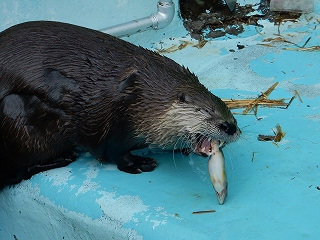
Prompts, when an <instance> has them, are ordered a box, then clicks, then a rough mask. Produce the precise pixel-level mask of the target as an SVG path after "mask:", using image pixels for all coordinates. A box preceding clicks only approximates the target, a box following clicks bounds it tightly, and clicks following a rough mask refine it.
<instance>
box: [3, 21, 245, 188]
mask: <svg viewBox="0 0 320 240" xmlns="http://www.w3.org/2000/svg"><path fill="white" fill-rule="evenodd" d="M239 134H240V130H239V128H238V126H237V123H236V120H235V119H234V117H233V116H232V114H231V113H230V111H229V109H228V108H227V106H226V105H225V104H224V102H223V101H221V99H219V98H218V97H216V96H214V95H213V94H212V93H210V92H209V91H208V90H207V89H206V88H205V87H204V86H203V85H201V84H200V83H199V80H198V79H197V77H196V76H195V75H194V74H192V73H190V72H189V70H188V69H185V68H184V67H182V66H180V65H179V64H177V63H176V62H174V61H173V60H170V59H168V58H166V57H163V56H160V55H159V54H157V53H154V52H152V51H149V50H146V49H144V48H142V47H137V46H135V45H133V44H130V43H128V42H125V41H123V40H120V39H117V38H115V37H112V36H110V35H107V34H104V33H101V32H99V31H95V30H91V29H87V28H83V27H79V26H75V25H71V24H65V23H58V22H46V21H38V22H28V23H23V24H19V25H16V26H13V27H11V28H9V29H7V30H5V31H3V32H2V33H0V188H1V187H3V186H5V185H8V184H14V183H18V182H20V181H21V180H22V179H27V178H29V177H30V176H32V175H33V174H35V173H37V172H40V171H43V170H47V169H50V168H55V167H61V166H66V165H67V164H69V163H70V162H72V161H74V160H75V159H76V154H75V151H76V148H81V149H83V150H85V151H88V152H90V153H91V154H92V155H93V156H94V157H96V158H97V159H99V160H108V161H112V162H115V163H116V164H117V166H118V168H119V169H120V170H122V171H126V172H129V173H139V172H142V171H151V170H153V169H154V167H155V166H156V162H155V160H154V159H151V158H143V157H139V156H134V155H132V154H131V153H130V152H131V151H132V150H136V149H141V148H146V147H158V148H162V149H180V148H187V149H190V151H193V152H195V153H198V154H201V155H206V151H208V147H209V145H210V144H209V143H210V141H211V140H212V139H216V140H219V141H222V142H226V143H228V142H232V141H235V140H237V139H238V137H239Z"/></svg>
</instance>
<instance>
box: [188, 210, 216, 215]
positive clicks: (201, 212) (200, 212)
mask: <svg viewBox="0 0 320 240" xmlns="http://www.w3.org/2000/svg"><path fill="white" fill-rule="evenodd" d="M213 212H216V210H204V211H196V212H192V214H203V213H213Z"/></svg>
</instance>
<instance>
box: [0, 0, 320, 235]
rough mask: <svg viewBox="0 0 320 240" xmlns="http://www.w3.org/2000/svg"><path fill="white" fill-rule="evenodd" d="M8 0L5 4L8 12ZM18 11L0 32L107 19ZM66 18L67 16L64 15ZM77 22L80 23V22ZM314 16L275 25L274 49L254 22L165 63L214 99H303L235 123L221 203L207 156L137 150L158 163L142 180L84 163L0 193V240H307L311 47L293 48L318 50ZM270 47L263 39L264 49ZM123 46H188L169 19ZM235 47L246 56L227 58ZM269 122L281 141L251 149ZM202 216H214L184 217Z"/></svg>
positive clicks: (313, 196)
mask: <svg viewBox="0 0 320 240" xmlns="http://www.w3.org/2000/svg"><path fill="white" fill-rule="evenodd" d="M12 2H13V3H14V2H15V1H12ZM12 2H11V1H9V0H8V1H6V0H5V1H4V3H5V4H7V5H6V7H7V9H9V4H13V3H12ZM19 2H20V7H21V5H23V4H25V6H27V9H28V7H30V8H31V5H28V4H29V2H28V1H16V2H15V3H16V5H15V9H16V11H15V12H14V15H10V11H9V10H8V11H7V13H6V15H3V13H4V12H3V11H4V10H3V9H4V8H3V6H4V3H2V8H1V9H2V10H0V20H1V21H0V22H1V23H2V25H1V24H0V27H1V29H0V30H3V29H5V28H6V27H9V26H10V25H12V24H15V23H18V22H22V21H26V20H31V19H50V20H59V21H67V22H72V23H76V24H79V25H83V26H88V27H92V28H95V29H100V28H104V27H107V24H105V25H104V24H103V22H100V21H98V18H99V17H102V16H104V14H106V16H104V19H103V21H105V22H106V21H107V20H106V19H108V14H107V7H106V6H105V8H106V9H104V10H105V13H103V11H102V10H101V11H98V12H97V14H95V11H96V9H99V7H98V5H99V4H101V6H103V3H102V1H100V2H99V1H98V2H97V3H95V4H94V5H90V6H89V5H87V4H85V1H79V2H78V4H77V1H74V3H75V6H74V7H75V9H72V8H71V7H70V6H69V7H68V8H67V9H69V10H68V12H64V13H63V14H62V13H61V15H59V14H57V12H59V11H58V10H59V9H64V8H63V6H64V5H63V2H61V1H58V5H57V7H56V8H55V7H51V5H50V6H49V5H48V6H42V7H41V6H40V7H39V9H40V10H41V9H49V10H50V11H49V10H48V13H47V14H49V12H51V13H52V14H53V13H54V12H55V13H56V15H53V17H52V15H50V16H51V17H47V16H48V15H46V14H45V13H41V14H40V13H39V11H38V12H37V13H32V12H31V13H30V12H29V13H28V11H27V10H22V8H19V4H18V3H19ZM31 2H34V3H36V2H38V1H31ZM128 2H129V3H131V2H134V1H118V3H117V4H118V5H117V6H116V7H117V8H120V7H122V8H123V9H125V8H126V7H128V6H129V3H128ZM144 2H146V1H144ZM147 2H149V1H147ZM156 2H157V1H154V3H156ZM175 2H176V1H175ZM242 2H244V3H249V1H242ZM251 2H254V1H253V0H252V1H251ZM22 3H23V4H22ZM121 3H122V5H121ZM176 3H177V2H176ZM132 4H135V3H132ZM148 5H149V3H148ZM0 7H1V3H0ZM102 8H103V7H102ZM150 8H151V12H150V13H152V12H154V11H155V4H150ZM39 9H38V10H39ZM87 9H89V10H87ZM1 11H2V12H1ZM64 11H67V10H66V9H64ZM141 11H142V13H141V14H145V15H138V16H136V15H135V16H133V17H135V18H139V17H144V16H147V15H149V14H150V13H144V12H143V11H144V10H141ZM40 12H41V11H40ZM73 12H74V13H75V15H76V16H75V17H74V18H72V15H68V14H72V13H73ZM81 13H83V14H84V13H85V14H84V16H85V17H87V19H86V18H85V17H83V18H81ZM89 13H90V14H89ZM28 14H29V15H28ZM37 14H38V15H37ZM110 14H112V13H110ZM319 14H320V0H316V1H315V11H314V13H310V14H305V15H302V17H301V18H300V19H299V20H298V21H297V22H295V23H293V22H286V23H283V24H281V25H280V27H279V29H280V34H281V36H280V37H282V38H283V39H285V40H286V41H277V40H279V36H278V35H275V34H277V33H278V27H277V26H274V25H273V24H271V23H269V22H268V21H263V22H262V24H263V25H264V28H256V29H252V28H250V29H248V31H247V32H245V33H244V34H242V36H241V37H232V38H230V39H227V38H221V39H215V40H211V41H209V42H208V43H207V44H206V45H205V46H204V47H203V48H201V49H198V48H196V47H193V46H191V45H192V44H191V45H190V46H188V47H186V48H184V49H182V50H180V51H175V52H172V53H168V54H165V55H166V56H168V57H170V58H172V59H174V60H176V61H177V62H179V63H181V64H183V65H186V66H188V67H189V68H190V69H191V70H192V71H194V72H195V73H196V74H197V75H198V76H199V79H200V81H201V82H202V83H203V84H205V85H206V86H207V87H208V88H209V89H210V90H212V92H213V93H215V94H216V95H218V96H219V97H221V98H227V99H230V98H233V99H246V98H254V97H257V96H258V95H259V94H260V93H261V92H263V91H265V90H266V89H267V88H269V87H270V86H271V85H272V84H273V83H274V82H277V81H279V82H280V83H279V85H278V87H277V88H276V89H275V90H274V91H273V92H272V94H271V95H270V98H271V99H279V98H288V99H290V98H291V97H292V96H293V94H294V91H295V90H297V91H298V92H299V94H300V95H301V97H302V100H303V102H300V101H299V100H298V99H295V100H294V101H293V102H292V104H291V105H290V107H289V108H288V109H280V108H259V111H258V114H257V116H258V118H259V119H260V120H258V119H257V118H256V117H255V116H253V115H236V118H237V119H238V122H239V126H240V127H241V129H242V132H243V134H242V137H241V139H240V140H239V141H238V142H236V143H233V144H230V145H228V146H226V147H225V148H224V153H225V157H226V166H227V175H228V182H229V195H228V198H227V200H226V202H225V204H224V205H219V204H218V202H217V199H216V196H215V193H214V190H213V188H212V185H211V182H210V179H209V177H208V173H207V159H204V158H202V157H198V156H195V155H191V156H188V157H183V156H181V155H180V154H175V155H174V154H173V153H171V152H166V153H161V152H159V153H150V152H149V153H148V152H145V154H148V155H150V156H152V157H154V158H156V159H157V160H158V162H159V166H158V167H157V168H156V169H155V171H154V172H151V173H143V174H140V175H130V174H126V173H123V172H120V171H118V170H117V169H116V167H115V166H114V165H111V164H106V163H103V164H100V163H99V162H98V161H96V160H94V159H93V158H92V157H91V156H90V155H88V154H86V155H83V156H81V157H80V158H79V160H78V161H76V162H74V163H72V164H70V165H69V166H67V167H65V168H60V169H54V170H50V171H47V172H44V173H41V174H38V175H36V176H34V177H32V178H31V180H28V181H24V182H22V183H21V184H19V185H17V186H15V187H12V188H8V189H5V190H3V191H2V192H1V193H0V239H19V240H20V239H142V238H143V239H318V238H319V236H320V225H319V222H320V190H318V189H317V187H318V186H319V187H320V167H319V163H320V161H319V160H320V157H319V155H320V151H319V146H320V137H319V134H320V124H319V122H320V121H319V120H320V55H319V49H318V50H313V51H298V50H303V49H302V48H301V46H303V45H304V43H305V42H306V41H307V39H309V38H310V37H311V38H310V40H309V41H308V43H307V44H306V46H305V48H310V47H311V48H312V47H315V46H319V45H320V26H319V21H320V16H319ZM127 15H128V14H127ZM13 16H14V17H13ZM89 17H90V18H89ZM51 18H52V19H51ZM91 18H92V21H91V20H89V19H91ZM124 18H129V17H127V16H126V17H124ZM111 19H112V20H110V21H112V24H111V25H113V24H116V23H115V19H114V17H112V18H111ZM125 20H126V21H128V20H131V19H125ZM118 23H120V22H118ZM174 34H175V35H174ZM172 37H174V39H172ZM270 38H273V41H269V42H266V41H265V39H270ZM125 39H126V40H128V41H131V42H133V43H135V44H139V45H142V46H144V47H147V48H150V49H153V50H156V49H160V48H161V47H162V48H169V47H172V46H173V47H175V46H178V45H179V44H181V43H182V42H183V41H190V42H192V43H194V44H197V42H196V41H195V40H192V39H190V37H189V36H188V35H187V33H186V32H185V30H184V29H183V26H182V23H181V20H179V18H178V17H177V16H176V17H175V19H174V22H173V23H172V24H171V25H169V27H167V28H166V29H164V30H161V31H158V32H156V33H155V32H153V31H152V32H146V33H141V34H137V35H134V36H132V37H129V38H125ZM160 42H161V43H160ZM289 42H291V43H289ZM239 43H240V44H243V45H245V48H244V49H241V50H238V49H237V44H239ZM263 44H264V45H263ZM266 44H267V45H266ZM230 49H233V50H235V52H230V51H229V50H230ZM234 111H235V112H240V111H241V110H234ZM277 124H280V125H281V127H282V130H283V131H285V132H286V135H285V137H284V139H283V140H282V141H281V142H280V143H278V145H277V146H276V145H274V144H273V143H272V142H261V141H258V140H257V136H258V134H265V135H272V134H273V131H272V129H274V128H275V127H276V125H277ZM253 155H254V157H253ZM211 209H214V210H216V212H215V213H208V214H199V215H194V214H192V212H193V211H200V210H211Z"/></svg>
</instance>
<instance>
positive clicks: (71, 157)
mask: <svg viewBox="0 0 320 240" xmlns="http://www.w3.org/2000/svg"><path fill="white" fill-rule="evenodd" d="M77 157H78V154H77V153H76V152H71V153H69V154H65V155H64V156H62V157H59V158H56V159H54V160H53V161H50V162H49V163H46V164H36V165H34V166H30V167H28V172H27V174H26V176H25V178H24V179H28V178H30V177H31V176H32V175H34V174H37V173H39V172H43V171H47V170H50V169H53V168H60V167H65V166H68V165H69V164H70V163H72V162H74V161H75V160H76V159H77Z"/></svg>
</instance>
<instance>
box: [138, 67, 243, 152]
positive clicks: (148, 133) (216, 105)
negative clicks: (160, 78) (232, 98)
mask: <svg viewBox="0 0 320 240" xmlns="http://www.w3.org/2000/svg"><path fill="white" fill-rule="evenodd" d="M187 71H188V70H187ZM176 79H177V78H175V79H169V80H168V81H170V82H172V83H173V84H171V85H170V86H168V85H169V84H170V83H168V81H164V82H163V85H164V86H166V89H161V90H160V92H161V94H160V93H157V94H153V97H150V98H149V99H148V100H149V103H148V104H147V105H148V108H150V109H152V111H149V109H145V111H144V112H143V113H141V116H145V114H146V113H148V114H149V115H148V117H143V118H142V119H140V121H138V122H139V126H137V129H138V131H139V135H140V137H144V138H145V139H146V142H147V144H149V145H150V146H153V145H155V146H157V147H161V148H163V149H190V150H191V151H193V152H194V153H197V154H199V155H202V156H208V155H211V141H212V140H218V141H220V145H222V144H223V143H230V142H233V141H236V140H237V139H238V138H239V136H240V133H241V131H240V129H239V127H238V125H237V121H236V119H235V118H234V116H233V115H232V113H231V112H230V110H229V109H228V107H227V106H226V104H225V103H224V102H223V101H222V100H221V99H220V98H218V97H217V96H215V95H213V94H212V93H211V92H209V91H208V90H207V89H206V88H205V87H204V86H203V85H202V84H201V83H200V82H199V80H198V79H197V77H196V76H194V75H193V74H191V73H190V72H187V73H186V74H185V78H184V79H183V80H179V81H177V80H176ZM155 89H156V88H155ZM157 89H159V87H158V88H157ZM149 93H150V92H149ZM150 95H151V94H150ZM161 99H162V100H161ZM151 101H154V102H151ZM155 106H157V108H155ZM146 119H147V120H146Z"/></svg>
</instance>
